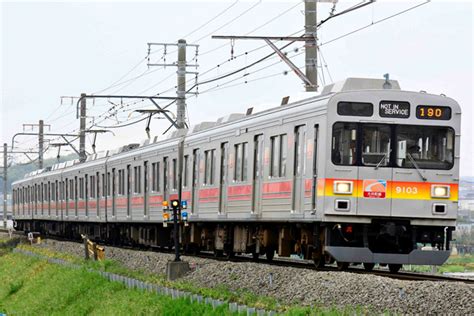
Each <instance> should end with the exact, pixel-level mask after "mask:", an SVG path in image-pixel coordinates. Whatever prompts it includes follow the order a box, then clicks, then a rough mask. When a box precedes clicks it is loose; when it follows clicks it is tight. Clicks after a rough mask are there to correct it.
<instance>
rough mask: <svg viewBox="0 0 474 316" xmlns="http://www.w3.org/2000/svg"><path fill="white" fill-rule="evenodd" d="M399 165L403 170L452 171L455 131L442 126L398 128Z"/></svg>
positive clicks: (403, 126) (397, 159)
mask: <svg viewBox="0 0 474 316" xmlns="http://www.w3.org/2000/svg"><path fill="white" fill-rule="evenodd" d="M396 134H397V158H396V161H397V165H398V166H399V167H403V168H421V169H445V170H447V169H451V168H452V167H453V163H454V130H453V129H452V128H449V127H440V126H423V127H421V126H410V125H400V126H398V127H397V132H396Z"/></svg>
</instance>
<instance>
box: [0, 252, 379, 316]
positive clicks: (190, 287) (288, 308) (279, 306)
mask: <svg viewBox="0 0 474 316" xmlns="http://www.w3.org/2000/svg"><path fill="white" fill-rule="evenodd" d="M17 248H20V249H23V250H27V251H31V252H35V253H38V254H41V255H42V256H46V257H49V258H59V259H62V260H65V261H68V262H71V263H75V264H79V265H81V266H82V267H83V268H84V270H85V271H86V270H87V269H92V270H96V271H107V272H111V273H115V274H120V275H123V276H128V277H132V278H135V279H138V280H141V281H146V282H150V283H154V284H158V285H162V286H166V287H170V288H175V289H179V290H184V291H188V292H191V293H194V294H200V295H203V296H204V297H212V298H214V299H221V300H225V301H229V302H236V303H239V304H245V305H247V306H252V307H255V308H261V309H266V310H276V311H279V312H282V313H285V314H287V315H292V316H299V315H360V314H367V313H370V310H369V309H368V308H365V307H352V306H348V307H346V308H342V309H341V308H336V307H332V306H329V307H328V306H321V305H319V306H313V307H301V306H298V304H297V303H295V304H284V303H281V302H279V301H277V300H276V299H275V298H273V297H269V296H260V295H256V294H254V293H252V292H250V291H248V290H246V289H239V290H231V289H229V288H226V287H225V286H223V285H217V286H214V287H201V286H198V285H196V284H193V283H191V282H188V281H182V280H178V281H172V282H170V281H167V280H166V278H165V276H164V275H157V274H150V273H146V272H145V271H136V270H130V269H127V268H125V267H124V266H122V265H121V264H120V263H118V262H116V261H113V260H104V261H84V260H83V259H82V258H79V257H75V256H72V255H69V254H64V253H59V252H54V251H51V250H48V249H45V248H37V247H32V246H29V245H25V244H23V245H18V247H17ZM7 257H8V256H7ZM36 260H38V259H36ZM1 262H2V258H1V257H0V267H1V266H2V263H1ZM61 269H64V267H61ZM83 272H84V271H83ZM1 273H2V271H1V268H0V275H1ZM89 273H90V272H89ZM104 280H105V279H104ZM129 291H131V290H129ZM20 292H21V290H20ZM140 293H142V292H140ZM132 297H133V296H132ZM1 298H2V293H1V291H0V301H1ZM81 300H82V298H81ZM1 306H2V305H1V303H0V312H1ZM152 313H153V312H152ZM133 314H136V313H133ZM145 314H148V312H146V313H145ZM158 314H161V311H159V313H158ZM197 314H201V313H200V312H199V313H197ZM203 314H206V313H205V312H204V311H203ZM173 315H174V314H173ZM176 315H181V314H176ZM193 315H194V314H193Z"/></svg>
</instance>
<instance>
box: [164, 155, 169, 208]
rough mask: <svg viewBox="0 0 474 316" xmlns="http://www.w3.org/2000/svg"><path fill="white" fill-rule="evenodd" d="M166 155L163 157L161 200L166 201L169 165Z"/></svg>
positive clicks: (167, 197)
mask: <svg viewBox="0 0 474 316" xmlns="http://www.w3.org/2000/svg"><path fill="white" fill-rule="evenodd" d="M168 162H169V160H168V157H164V158H163V201H168V199H169V183H168V182H169V174H168V172H169V165H168Z"/></svg>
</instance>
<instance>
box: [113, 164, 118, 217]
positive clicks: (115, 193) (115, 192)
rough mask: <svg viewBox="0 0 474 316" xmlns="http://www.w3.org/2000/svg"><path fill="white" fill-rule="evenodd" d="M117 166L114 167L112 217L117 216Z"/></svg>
mask: <svg viewBox="0 0 474 316" xmlns="http://www.w3.org/2000/svg"><path fill="white" fill-rule="evenodd" d="M115 173H116V172H115V168H112V217H115V210H116V205H115V197H116V196H117V188H116V187H115V181H116V178H115V177H116V174H115Z"/></svg>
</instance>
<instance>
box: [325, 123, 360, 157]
mask: <svg viewBox="0 0 474 316" xmlns="http://www.w3.org/2000/svg"><path fill="white" fill-rule="evenodd" d="M332 135H333V136H332V150H331V152H332V154H331V157H332V162H333V163H334V164H336V165H355V164H356V162H357V159H356V157H357V151H356V145H357V143H356V140H357V125H356V123H336V124H334V127H333V134H332Z"/></svg>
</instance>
